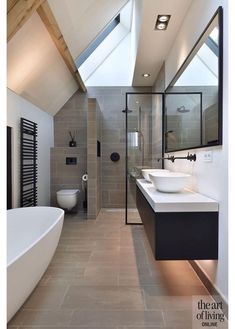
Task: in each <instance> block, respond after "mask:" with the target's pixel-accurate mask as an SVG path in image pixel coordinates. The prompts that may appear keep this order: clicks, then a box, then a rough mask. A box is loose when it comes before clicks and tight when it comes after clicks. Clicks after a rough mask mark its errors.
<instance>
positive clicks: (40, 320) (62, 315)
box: [9, 309, 72, 326]
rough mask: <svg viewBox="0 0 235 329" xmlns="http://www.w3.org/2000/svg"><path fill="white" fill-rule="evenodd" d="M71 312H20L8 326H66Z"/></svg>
mask: <svg viewBox="0 0 235 329" xmlns="http://www.w3.org/2000/svg"><path fill="white" fill-rule="evenodd" d="M71 318H72V312H71V311H68V310H56V311H55V310H47V311H45V310H41V311H40V310H37V311H35V310H24V309H23V310H22V309H21V310H20V311H19V312H18V313H17V314H16V315H15V316H14V318H13V319H12V320H11V322H10V323H9V325H18V326H66V325H68V324H69V323H70V321H71Z"/></svg>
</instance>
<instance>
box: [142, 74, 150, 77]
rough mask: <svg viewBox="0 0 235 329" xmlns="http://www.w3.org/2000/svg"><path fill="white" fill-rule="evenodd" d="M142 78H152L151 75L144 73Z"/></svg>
mask: <svg viewBox="0 0 235 329" xmlns="http://www.w3.org/2000/svg"><path fill="white" fill-rule="evenodd" d="M142 76H143V77H144V78H148V77H150V73H143V74H142Z"/></svg>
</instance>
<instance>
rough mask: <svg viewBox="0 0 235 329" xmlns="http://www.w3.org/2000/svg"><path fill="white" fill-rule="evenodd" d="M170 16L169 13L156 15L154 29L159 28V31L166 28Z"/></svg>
mask: <svg viewBox="0 0 235 329" xmlns="http://www.w3.org/2000/svg"><path fill="white" fill-rule="evenodd" d="M170 18H171V15H158V16H157V20H156V24H155V30H160V31H164V30H166V29H167V26H168V23H169V20H170Z"/></svg>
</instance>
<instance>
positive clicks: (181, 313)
mask: <svg viewBox="0 0 235 329" xmlns="http://www.w3.org/2000/svg"><path fill="white" fill-rule="evenodd" d="M123 219H124V214H123V212H121V211H107V210H103V211H101V213H100V215H99V217H98V219H97V220H96V221H95V220H82V219H81V218H78V217H76V215H73V216H66V218H65V222H64V227H63V231H62V235H61V239H60V242H59V245H58V248H57V250H56V253H55V255H54V257H53V260H52V262H51V264H50V266H49V267H48V269H47V271H46V273H45V274H44V276H43V278H42V280H41V281H40V283H39V285H38V286H37V287H36V289H35V290H34V292H33V293H32V294H31V296H30V297H29V298H28V300H27V301H26V303H25V304H24V305H23V307H22V308H21V309H20V310H19V311H18V313H17V314H16V316H15V317H14V318H13V319H12V320H11V321H10V323H9V325H8V328H9V329H10V328H15V329H16V328H17V329H26V328H27V329H33V328H34V329H36V328H37V329H42V328H43V329H49V328H50V329H52V328H57V329H68V328H73V329H75V328H78V329H85V328H86V329H103V328H104V329H126V328H132V329H144V328H152V329H153V328H155V329H157V328H158V329H159V328H165V329H173V328H180V329H190V328H191V327H192V324H191V322H192V314H191V313H192V295H206V294H207V291H206V290H205V288H204V287H203V285H202V284H201V282H200V280H199V279H198V277H197V275H196V274H195V272H194V271H193V270H192V268H191V267H190V265H189V264H188V262H184V261H162V262H159V261H158V262H156V261H155V260H154V258H153V256H152V252H151V250H150V247H149V244H148V241H147V239H146V236H145V233H144V230H143V227H142V226H125V225H124V220H123Z"/></svg>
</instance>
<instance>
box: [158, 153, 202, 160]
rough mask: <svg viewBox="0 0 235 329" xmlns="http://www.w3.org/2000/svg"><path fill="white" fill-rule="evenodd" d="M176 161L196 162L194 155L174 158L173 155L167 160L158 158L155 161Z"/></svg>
mask: <svg viewBox="0 0 235 329" xmlns="http://www.w3.org/2000/svg"><path fill="white" fill-rule="evenodd" d="M178 159H185V160H189V161H196V159H197V157H196V154H195V153H194V154H189V153H188V155H187V156H186V157H175V156H174V155H172V156H169V155H168V157H167V158H159V159H157V161H160V160H170V161H172V162H175V160H178Z"/></svg>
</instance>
